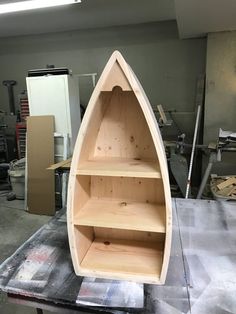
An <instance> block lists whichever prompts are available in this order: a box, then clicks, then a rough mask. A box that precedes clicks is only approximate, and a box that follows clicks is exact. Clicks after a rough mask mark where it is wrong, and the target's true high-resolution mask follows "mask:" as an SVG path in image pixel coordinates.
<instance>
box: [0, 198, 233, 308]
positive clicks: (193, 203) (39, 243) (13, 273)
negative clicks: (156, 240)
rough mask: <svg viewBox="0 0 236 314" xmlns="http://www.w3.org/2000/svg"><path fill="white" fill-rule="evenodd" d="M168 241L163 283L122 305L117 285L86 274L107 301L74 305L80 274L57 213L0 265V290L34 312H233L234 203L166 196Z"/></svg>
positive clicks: (147, 287)
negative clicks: (169, 202)
mask: <svg viewBox="0 0 236 314" xmlns="http://www.w3.org/2000/svg"><path fill="white" fill-rule="evenodd" d="M16 236H17V235H16ZM172 239H173V240H172V249H171V258H170V264H169V269H168V274H167V279H166V283H165V285H164V286H156V285H143V291H144V303H142V302H141V301H142V300H140V304H139V302H138V301H139V296H138V295H133V299H134V300H135V301H136V302H133V303H132V302H131V303H130V304H131V305H130V304H129V306H128V307H126V304H125V302H123V303H122V302H121V303H120V305H119V303H118V306H117V305H116V302H115V301H114V300H115V298H116V299H117V297H118V298H119V292H118V291H117V290H114V287H119V282H116V281H107V280H101V279H100V280H99V279H91V282H92V284H93V283H96V282H97V283H100V285H106V284H109V285H111V286H112V287H113V290H114V291H113V292H111V293H110V294H109V300H108V301H109V302H105V303H104V300H102V302H101V304H100V306H94V304H92V303H90V302H87V303H86V302H80V288H81V284H83V282H84V280H85V281H86V278H83V277H77V276H76V275H75V274H74V271H73V267H72V264H71V257H70V252H69V246H68V239H67V229H66V216H65V212H63V211H62V212H59V213H58V214H57V215H56V216H55V217H54V218H52V220H51V221H50V222H49V223H47V224H46V225H44V226H43V227H42V228H41V229H40V230H38V231H37V232H36V233H35V234H34V235H33V236H32V237H31V238H30V239H29V240H28V241H27V242H26V243H24V244H23V245H22V246H21V247H20V248H19V249H18V250H17V251H16V252H15V253H14V254H13V255H12V256H11V257H10V258H8V259H7V260H6V261H5V262H4V263H3V264H2V265H1V266H0V289H1V290H2V291H4V292H6V293H7V294H8V297H9V300H10V301H12V302H16V303H19V304H24V305H30V306H33V307H35V308H37V312H38V313H42V310H41V309H47V310H51V311H56V312H57V313H60V312H61V313H76V312H77V311H80V312H87V313H88V312H89V313H97V312H102V313H119V314H121V313H143V314H154V313H161V314H178V313H192V314H209V313H214V314H224V313H225V314H226V313H228V314H229V313H236V297H235V295H236V203H230V202H217V201H205V200H190V199H189V200H186V199H173V238H172ZM129 284H130V283H127V285H126V287H129ZM141 286H142V285H141ZM134 291H135V292H134V293H136V292H137V291H138V290H134ZM127 294H129V291H128V290H127ZM88 295H89V291H88ZM140 299H141V294H140ZM85 300H86V299H85ZM120 300H121V301H122V296H121V297H120ZM113 301H114V302H113ZM96 302H97V303H99V300H96ZM104 304H105V305H104ZM132 304H133V305H132ZM98 305H99V304H98ZM101 305H102V306H101ZM137 305H138V306H137Z"/></svg>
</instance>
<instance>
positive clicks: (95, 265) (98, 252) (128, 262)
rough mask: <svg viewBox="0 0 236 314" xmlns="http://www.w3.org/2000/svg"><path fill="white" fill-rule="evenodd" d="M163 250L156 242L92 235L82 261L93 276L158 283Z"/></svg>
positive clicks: (82, 268) (83, 269) (83, 270)
mask: <svg viewBox="0 0 236 314" xmlns="http://www.w3.org/2000/svg"><path fill="white" fill-rule="evenodd" d="M162 258H163V251H162V248H159V247H158V245H157V244H156V243H153V242H151V243H148V242H141V241H130V240H110V241H109V239H99V238H97V239H95V240H94V242H93V243H92V245H91V246H90V248H89V250H88V252H87V254H86V255H85V257H84V259H83V261H82V263H81V272H82V273H83V274H86V270H87V271H89V273H90V275H92V276H94V277H101V276H102V277H104V278H109V277H111V278H120V279H124V280H135V281H141V282H147V283H159V282H160V274H161V268H162Z"/></svg>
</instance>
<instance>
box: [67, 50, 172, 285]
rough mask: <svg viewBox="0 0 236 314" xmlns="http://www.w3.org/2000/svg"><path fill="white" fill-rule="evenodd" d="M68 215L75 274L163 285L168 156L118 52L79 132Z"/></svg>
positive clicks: (168, 218)
mask: <svg viewBox="0 0 236 314" xmlns="http://www.w3.org/2000/svg"><path fill="white" fill-rule="evenodd" d="M67 208H68V210H67V211H68V219H67V221H68V236H69V243H70V250H71V256H72V261H73V265H74V269H75V272H76V274H77V275H86V276H96V277H104V278H111V279H112V278H114V279H125V280H133V281H138V282H146V283H156V284H162V283H164V282H165V278H166V273H167V268H168V262H169V256H170V247H171V231H172V215H171V197H170V186H169V177H168V170H167V163H166V157H165V149H164V146H163V142H162V139H161V134H160V131H159V128H158V125H157V122H156V119H155V116H154V114H153V110H152V108H151V106H150V103H149V101H148V99H147V97H146V95H145V93H144V91H143V89H142V86H141V85H140V83H139V82H138V80H137V78H136V76H135V75H134V73H133V72H132V70H131V68H130V67H129V65H128V64H127V63H126V62H125V60H124V59H123V57H122V56H121V54H120V53H119V52H118V51H115V52H114V53H113V54H112V56H111V58H110V60H109V61H108V63H107V65H106V67H105V69H104V71H103V73H102V75H101V77H100V79H99V81H98V83H97V85H96V87H95V89H94V92H93V94H92V96H91V99H90V102H89V104H88V107H87V109H86V112H85V115H84V118H83V121H82V124H81V127H80V131H79V134H78V138H77V142H76V145H75V150H74V154H73V158H72V164H71V172H70V179H69V186H68V203H67ZM104 242H109V244H108V243H105V244H104Z"/></svg>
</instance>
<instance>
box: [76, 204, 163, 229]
mask: <svg viewBox="0 0 236 314" xmlns="http://www.w3.org/2000/svg"><path fill="white" fill-rule="evenodd" d="M74 224H75V225H81V226H93V227H105V228H117V229H126V230H137V231H148V232H149V231H150V232H160V233H165V230H166V227H165V206H164V205H158V204H150V203H141V202H135V201H128V200H110V199H97V198H91V199H90V200H88V201H87V203H86V204H85V205H84V206H83V207H82V208H81V210H80V211H79V212H78V213H77V214H76V216H75V218H74Z"/></svg>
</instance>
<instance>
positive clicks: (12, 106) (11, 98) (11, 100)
mask: <svg viewBox="0 0 236 314" xmlns="http://www.w3.org/2000/svg"><path fill="white" fill-rule="evenodd" d="M2 84H3V85H4V86H6V87H7V90H8V97H9V109H10V112H11V113H13V114H14V115H15V114H16V110H15V100H14V92H13V86H14V85H16V81H14V80H5V81H3V82H2Z"/></svg>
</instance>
